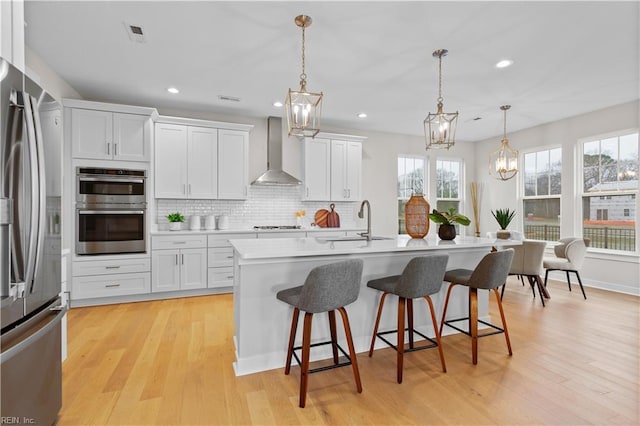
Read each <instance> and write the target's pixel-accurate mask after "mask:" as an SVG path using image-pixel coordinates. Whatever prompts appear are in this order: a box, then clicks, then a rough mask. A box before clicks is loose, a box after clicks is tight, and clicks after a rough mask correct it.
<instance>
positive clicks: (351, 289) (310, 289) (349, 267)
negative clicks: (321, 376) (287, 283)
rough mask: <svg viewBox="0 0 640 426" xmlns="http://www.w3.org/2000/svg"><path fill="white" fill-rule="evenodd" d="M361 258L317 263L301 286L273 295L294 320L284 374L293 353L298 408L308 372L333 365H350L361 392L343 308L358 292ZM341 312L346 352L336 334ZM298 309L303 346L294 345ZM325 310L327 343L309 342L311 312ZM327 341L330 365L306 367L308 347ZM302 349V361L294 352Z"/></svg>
mask: <svg viewBox="0 0 640 426" xmlns="http://www.w3.org/2000/svg"><path fill="white" fill-rule="evenodd" d="M362 266H363V261H362V259H351V260H346V261H342V262H336V263H330V264H328V265H322V266H317V267H315V268H313V269H312V270H311V272H309V275H307V279H306V280H305V282H304V285H302V286H298V287H294V288H289V289H286V290H281V291H279V292H278V294H277V295H276V297H277V298H278V299H279V300H282V301H283V302H285V303H288V304H289V305H291V306H293V319H292V321H291V334H290V335H289V345H288V348H287V361H286V366H285V369H284V374H289V372H290V370H291V356H294V357H295V359H296V361H297V362H298V364H299V365H300V407H302V408H304V406H305V403H306V399H307V383H308V380H309V374H310V373H316V372H318V371H324V370H328V369H331V368H336V367H344V366H346V365H351V366H352V367H353V375H354V377H355V380H356V388H357V390H358V393H361V392H362V384H361V383H360V372H359V371H358V360H357V358H356V352H355V349H354V347H353V339H352V337H351V328H350V327H349V317H348V316H347V311H346V310H345V309H344V307H345V306H346V305H348V304H350V303H353V302H355V301H356V299H357V298H358V294H359V293H360V281H361V280H362ZM336 310H337V311H338V312H340V315H341V316H342V323H343V324H344V333H345V336H346V339H347V345H348V346H349V355H347V353H346V352H345V351H344V349H342V347H341V346H340V345H339V344H338V339H337V336H336V313H335V311H336ZM300 311H304V312H305V314H304V329H303V332H302V346H298V347H294V346H293V344H294V341H295V338H296V331H297V328H298V317H299V315H300ZM321 312H327V313H328V315H329V329H330V333H331V340H329V341H326V342H320V343H314V344H311V320H312V319H313V314H317V313H321ZM327 344H330V345H331V346H332V349H333V365H329V366H327V367H320V368H316V369H312V370H309V353H310V349H311V347H312V346H313V347H315V346H320V345H327ZM299 349H302V361H300V358H298V355H296V353H295V351H296V350H299ZM338 350H340V352H342V354H343V355H344V356H345V357H346V358H347V361H346V362H342V363H341V362H338V361H339V359H338Z"/></svg>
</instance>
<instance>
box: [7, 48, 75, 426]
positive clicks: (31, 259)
mask: <svg viewBox="0 0 640 426" xmlns="http://www.w3.org/2000/svg"><path fill="white" fill-rule="evenodd" d="M61 113H62V108H61V105H60V104H59V103H58V102H56V101H55V100H54V99H53V98H52V97H51V96H49V95H48V94H47V93H46V92H45V91H43V90H42V89H41V88H40V87H39V86H38V85H37V84H35V83H34V82H33V81H31V80H30V79H29V78H27V77H26V76H25V75H23V74H22V73H21V72H20V71H19V70H18V69H16V68H14V67H13V66H12V65H11V64H10V63H9V62H8V61H6V60H4V59H2V58H0V133H1V134H2V143H1V144H0V164H1V165H2V174H1V175H0V284H1V291H2V293H1V297H2V298H1V311H0V312H1V327H2V330H1V336H0V352H1V353H0V381H1V383H0V400H1V405H0V415H1V418H2V423H3V424H4V423H11V424H29V423H30V424H43V425H50V424H54V423H55V422H56V421H57V416H58V411H59V410H60V407H61V405H62V368H61V325H60V323H61V320H62V317H63V315H64V313H65V309H64V307H63V306H62V303H61V298H60V291H61V288H60V285H61V275H60V268H61V238H60V227H59V226H57V224H58V223H59V218H60V217H61V195H62V194H61V185H60V182H61V162H62V158H61V146H62V132H61V126H62V121H61V118H62V116H61Z"/></svg>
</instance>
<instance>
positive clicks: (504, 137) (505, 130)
mask: <svg viewBox="0 0 640 426" xmlns="http://www.w3.org/2000/svg"><path fill="white" fill-rule="evenodd" d="M502 111H504V133H503V135H504V136H503V137H502V139H506V138H507V108H503V109H502Z"/></svg>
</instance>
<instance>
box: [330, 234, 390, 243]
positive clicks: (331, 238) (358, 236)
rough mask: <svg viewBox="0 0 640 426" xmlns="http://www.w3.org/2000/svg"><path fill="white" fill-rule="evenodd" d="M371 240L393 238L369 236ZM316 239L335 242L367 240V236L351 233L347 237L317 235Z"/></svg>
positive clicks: (388, 238)
mask: <svg viewBox="0 0 640 426" xmlns="http://www.w3.org/2000/svg"><path fill="white" fill-rule="evenodd" d="M371 239H372V240H393V238H391V237H378V236H375V235H374V236H373V237H371ZM317 240H318V241H322V242H336V241H367V237H362V236H360V235H352V236H348V237H319V238H317Z"/></svg>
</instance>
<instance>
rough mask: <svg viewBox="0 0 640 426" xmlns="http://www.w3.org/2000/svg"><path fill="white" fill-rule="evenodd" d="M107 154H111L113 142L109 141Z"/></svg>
mask: <svg viewBox="0 0 640 426" xmlns="http://www.w3.org/2000/svg"><path fill="white" fill-rule="evenodd" d="M107 155H111V144H110V143H109V142H107Z"/></svg>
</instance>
